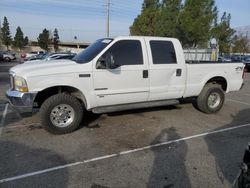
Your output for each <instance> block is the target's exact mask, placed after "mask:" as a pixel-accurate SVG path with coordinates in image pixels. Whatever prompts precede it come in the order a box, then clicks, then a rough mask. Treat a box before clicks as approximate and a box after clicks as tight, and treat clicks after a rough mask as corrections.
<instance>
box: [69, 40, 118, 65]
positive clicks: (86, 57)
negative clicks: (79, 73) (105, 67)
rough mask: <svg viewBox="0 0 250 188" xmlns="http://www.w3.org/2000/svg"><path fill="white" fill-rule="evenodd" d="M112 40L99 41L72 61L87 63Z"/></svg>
mask: <svg viewBox="0 0 250 188" xmlns="http://www.w3.org/2000/svg"><path fill="white" fill-rule="evenodd" d="M112 40H113V39H110V38H106V39H99V40H97V41H96V42H95V43H93V44H92V45H90V46H89V47H88V48H86V49H85V50H83V51H82V52H80V53H79V54H77V55H76V56H75V57H74V58H73V59H72V60H73V61H76V62H77V63H87V62H89V61H91V60H92V59H94V57H95V56H96V55H97V54H99V53H100V52H101V51H102V50H103V49H104V48H105V47H106V46H108V44H109V43H110V42H111V41H112Z"/></svg>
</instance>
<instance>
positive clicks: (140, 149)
mask: <svg viewBox="0 0 250 188" xmlns="http://www.w3.org/2000/svg"><path fill="white" fill-rule="evenodd" d="M243 127H250V123H247V124H243V125H237V126H233V127H229V128H225V129H219V130H216V131H211V132H205V133H201V134H197V135H193V136H188V137H183V138H180V139H176V140H170V141H166V142H161V143H158V144H153V145H148V146H145V147H141V148H136V149H132V150H127V151H122V152H120V153H114V154H110V155H104V156H100V157H95V158H92V159H88V160H84V161H78V162H75V163H69V164H65V165H60V166H56V167H52V168H47V169H43V170H38V171H35V172H30V173H26V174H21V175H18V176H13V177H9V178H4V179H1V180H0V183H4V182H10V181H15V180H18V179H23V178H27V177H31V176H35V175H40V174H45V173H48V172H52V171H56V170H60V169H64V168H69V167H73V166H78V165H81V164H86V163H90V162H95V161H100V160H104V159H108V158H113V157H118V156H121V155H127V154H131V153H135V152H139V151H143V150H147V149H151V148H155V147H159V146H165V145H169V144H172V143H177V142H181V141H186V140H190V139H194V138H199V137H204V136H207V135H213V134H217V133H222V132H226V131H231V130H235V129H239V128H243Z"/></svg>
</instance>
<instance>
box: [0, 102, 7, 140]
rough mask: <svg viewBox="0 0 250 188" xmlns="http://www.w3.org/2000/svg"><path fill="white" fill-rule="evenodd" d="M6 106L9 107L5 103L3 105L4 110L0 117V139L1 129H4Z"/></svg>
mask: <svg viewBox="0 0 250 188" xmlns="http://www.w3.org/2000/svg"><path fill="white" fill-rule="evenodd" d="M8 106H9V103H7V104H6V105H5V108H4V111H3V116H2V119H1V124H0V137H1V135H2V132H3V127H4V122H5V118H6V115H7V111H8Z"/></svg>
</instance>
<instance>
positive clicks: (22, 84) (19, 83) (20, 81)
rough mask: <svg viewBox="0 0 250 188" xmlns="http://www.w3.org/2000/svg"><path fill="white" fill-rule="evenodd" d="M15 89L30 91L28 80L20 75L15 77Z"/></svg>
mask: <svg viewBox="0 0 250 188" xmlns="http://www.w3.org/2000/svg"><path fill="white" fill-rule="evenodd" d="M14 89H15V90H17V91H20V92H28V91H29V89H28V86H27V83H26V80H25V79H24V78H22V77H20V76H15V77H14Z"/></svg>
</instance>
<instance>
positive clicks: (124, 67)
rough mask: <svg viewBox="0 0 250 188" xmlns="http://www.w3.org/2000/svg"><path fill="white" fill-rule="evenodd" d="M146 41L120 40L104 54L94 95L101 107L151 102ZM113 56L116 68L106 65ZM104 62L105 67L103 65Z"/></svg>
mask: <svg viewBox="0 0 250 188" xmlns="http://www.w3.org/2000/svg"><path fill="white" fill-rule="evenodd" d="M143 49H145V43H144V41H143V40H136V39H135V40H131V39H130V40H119V41H116V42H114V44H113V45H112V46H111V47H110V48H109V49H108V50H106V52H104V53H103V55H102V56H101V57H100V58H99V60H98V61H99V62H98V61H97V62H95V64H94V66H95V67H94V69H93V78H94V92H95V97H96V101H97V105H98V106H109V105H117V104H127V103H135V102H143V101H147V99H148V95H149V78H148V62H147V56H146V51H145V50H143ZM107 54H109V55H110V54H111V55H112V60H113V61H114V63H115V64H116V66H115V67H113V68H112V67H108V65H106V64H105V62H103V60H104V59H107V58H106V55H107ZM100 61H102V63H101V64H102V66H99V65H100Z"/></svg>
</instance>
